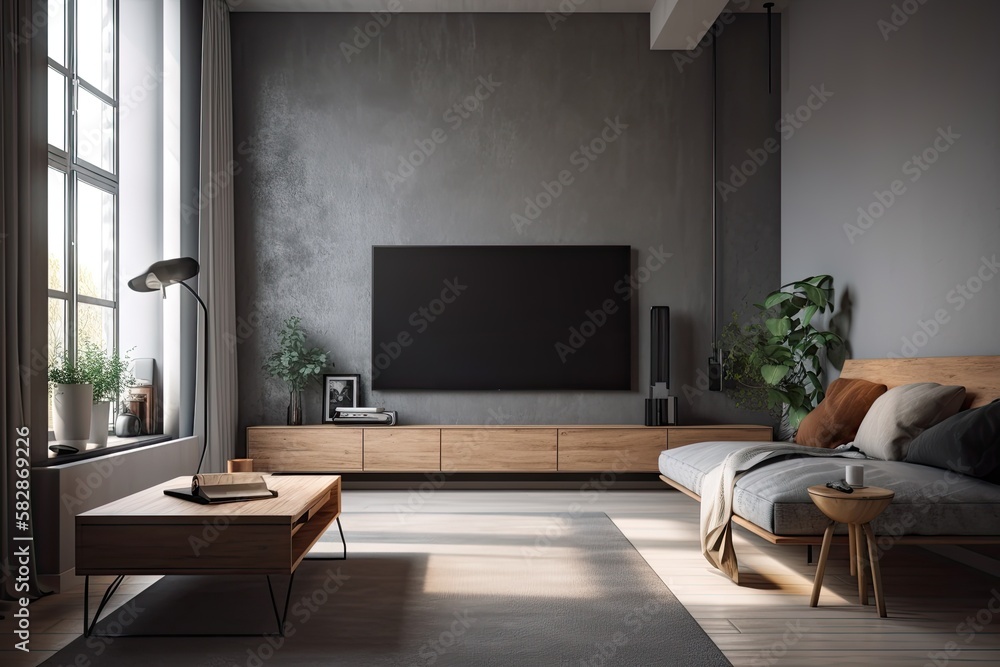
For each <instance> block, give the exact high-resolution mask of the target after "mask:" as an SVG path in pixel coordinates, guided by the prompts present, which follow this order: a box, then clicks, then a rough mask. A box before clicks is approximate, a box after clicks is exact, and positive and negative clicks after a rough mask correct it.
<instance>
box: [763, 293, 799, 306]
mask: <svg viewBox="0 0 1000 667" xmlns="http://www.w3.org/2000/svg"><path fill="white" fill-rule="evenodd" d="M793 296H794V295H793V294H792V293H791V292H771V294H769V295H768V297H767V298H766V299H765V300H764V305H763V306H762V308H763V309H765V310H766V309H768V308H773V307H774V306H776V305H778V304H779V303H784V302H785V301H788V300H789V299H791V298H792V297H793Z"/></svg>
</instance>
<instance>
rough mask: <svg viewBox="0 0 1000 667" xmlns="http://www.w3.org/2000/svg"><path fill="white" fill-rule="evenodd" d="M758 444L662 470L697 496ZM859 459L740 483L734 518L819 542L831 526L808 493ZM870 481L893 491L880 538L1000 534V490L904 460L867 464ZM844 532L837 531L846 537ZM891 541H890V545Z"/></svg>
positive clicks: (682, 450) (689, 451)
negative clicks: (716, 473)
mask: <svg viewBox="0 0 1000 667" xmlns="http://www.w3.org/2000/svg"><path fill="white" fill-rule="evenodd" d="M759 444H760V443H759V442H707V443H698V444H695V445H687V446H685V447H679V448H677V449H670V450H667V451H665V452H663V453H662V454H660V461H659V463H660V471H661V472H662V473H663V475H664V476H665V477H668V478H670V479H672V480H674V481H676V482H678V483H680V484H681V485H683V486H685V487H686V488H688V489H690V490H691V491H694V492H695V493H697V494H698V495H701V492H702V488H701V485H702V481H703V479H704V476H705V474H706V473H707V472H708V471H710V470H711V469H712V468H714V467H715V466H717V465H719V464H721V463H722V461H723V459H725V457H726V454H728V453H729V452H732V451H736V450H739V449H742V448H744V447H748V446H752V445H759ZM857 463H858V461H857V460H856V459H848V458H844V459H840V458H832V459H831V458H809V457H800V458H786V459H782V460H778V461H777V462H775V463H772V464H770V465H763V466H761V467H759V468H755V469H754V470H751V471H750V472H748V473H746V474H745V475H743V476H742V477H741V478H740V479H739V480H737V482H736V489H735V493H734V495H733V511H734V512H736V514H737V515H739V516H741V517H743V518H744V519H747V520H749V521H751V522H753V523H755V524H757V525H758V526H760V527H761V528H764V529H765V530H768V531H770V532H772V533H774V534H776V535H821V534H822V533H823V530H824V529H825V528H826V525H827V523H828V522H829V521H828V519H826V518H825V517H824V516H823V514H822V513H821V512H820V511H819V509H818V508H817V507H816V506H815V505H814V504H813V503H812V501H811V500H810V499H809V494H808V492H807V491H806V489H807V488H808V487H810V486H813V485H815V484H825V483H827V482H829V481H831V480H837V479H843V477H844V467H845V466H847V465H856V464H857ZM864 466H865V481H866V482H867V483H868V484H870V485H873V486H881V487H884V488H887V489H892V490H893V491H895V493H896V497H895V498H894V499H893V502H892V504H891V505H890V506H889V507H888V508H887V509H886V510H885V512H883V513H882V515H880V516H879V517H878V518H877V519H876V520H875V521H874V522H872V527H873V529H874V530H875V533H876V534H877V535H1000V485H996V484H991V483H989V482H986V481H983V480H980V479H976V478H974V477H968V476H966V475H960V474H956V473H954V472H950V471H946V470H941V469H939V468H932V467H929V466H923V465H918V464H914V463H906V462H904V461H875V460H869V461H864ZM846 530H847V529H846V527H844V526H838V527H837V532H838V533H844V534H846ZM887 539H888V538H887Z"/></svg>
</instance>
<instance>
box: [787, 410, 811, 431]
mask: <svg viewBox="0 0 1000 667" xmlns="http://www.w3.org/2000/svg"><path fill="white" fill-rule="evenodd" d="M810 412H812V411H811V410H807V409H806V408H804V407H796V408H789V410H788V423H789V424H790V425H791V427H792V428H798V427H799V424H801V423H802V420H803V419H805V418H806V415H808V414H809V413H810Z"/></svg>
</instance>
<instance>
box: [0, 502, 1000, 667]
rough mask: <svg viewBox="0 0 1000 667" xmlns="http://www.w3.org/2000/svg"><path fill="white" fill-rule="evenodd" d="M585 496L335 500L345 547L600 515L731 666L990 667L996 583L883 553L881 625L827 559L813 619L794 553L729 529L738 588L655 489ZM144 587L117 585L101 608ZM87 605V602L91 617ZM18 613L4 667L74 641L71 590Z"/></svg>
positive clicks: (7, 630)
mask: <svg viewBox="0 0 1000 667" xmlns="http://www.w3.org/2000/svg"><path fill="white" fill-rule="evenodd" d="M588 493H589V495H585V494H583V493H581V492H577V491H572V492H571V491H444V490H439V491H435V492H429V493H428V494H426V495H425V496H424V497H420V496H416V495H411V494H410V493H409V492H405V491H345V492H344V517H343V522H344V527H345V530H346V531H347V534H348V541H349V542H350V533H351V524H352V523H354V522H360V521H364V517H363V514H364V513H365V512H399V514H400V520H401V521H405V520H406V515H407V514H408V513H410V512H450V513H455V512H545V513H563V514H568V513H572V512H573V511H586V512H605V513H607V514H608V516H610V517H611V519H612V520H613V521H614V522H615V524H616V525H617V526H618V528H619V529H620V530H621V531H622V533H623V534H624V535H625V536H626V537H627V538H628V539H629V540H630V541H631V542H632V544H633V545H634V546H635V547H636V549H638V551H639V552H640V553H641V554H642V555H643V557H644V558H645V559H646V561H647V562H648V563H649V565H650V566H651V567H652V568H653V569H654V570H655V571H656V573H657V574H658V575H659V576H660V578H661V579H662V580H663V581H664V582H665V583H666V584H667V585H668V586H669V587H670V589H671V590H672V591H673V592H674V594H675V595H676V596H677V597H678V598H679V599H680V600H681V602H682V603H683V604H684V605H685V606H686V607H687V609H688V610H689V611H690V612H691V614H692V615H693V616H694V617H695V618H696V619H697V620H698V622H699V623H700V624H701V625H702V627H703V628H704V629H705V631H706V632H707V633H708V634H709V635H710V636H711V637H712V639H713V640H714V641H715V642H716V643H717V644H718V645H719V646H720V647H721V649H722V650H723V651H724V652H725V654H726V655H727V656H728V657H729V659H730V660H731V661H732V662H733V663H734V664H735V665H750V666H758V665H788V666H797V665H810V667H813V666H820V665H838V666H841V665H878V666H879V667H891V666H895V665H907V666H909V665H916V666H921V667H922V666H924V665H932V666H935V667H944V666H945V665H968V664H970V663H971V664H981V665H998V664H1000V579H998V578H997V577H996V576H991V575H990V574H986V573H984V572H982V571H980V570H977V569H973V568H970V567H967V566H965V565H961V564H959V563H956V562H954V561H952V560H949V559H947V558H944V557H942V556H940V555H938V554H935V553H931V552H929V551H927V550H924V549H922V548H919V547H899V548H896V549H892V550H890V551H888V552H887V553H885V554H884V556H883V559H882V573H883V579H884V584H885V590H886V600H887V605H888V610H889V618H887V619H879V618H878V616H877V615H876V612H875V608H874V606H868V607H861V606H859V605H858V604H857V586H856V583H855V580H854V579H853V578H851V577H850V575H849V572H848V562H847V553H846V549H843V550H835V551H834V552H833V554H832V560H831V562H830V564H829V566H828V569H827V577H826V581H827V586H826V588H825V589H824V591H823V595H822V596H821V598H820V606H819V607H818V608H815V609H813V608H810V607H809V593H810V590H811V585H812V577H813V573H814V572H815V566H814V565H809V564H807V563H806V553H805V548H802V547H775V546H772V545H770V544H768V543H766V542H764V541H763V540H760V539H758V538H755V537H753V536H752V535H750V534H749V533H747V532H746V531H744V530H743V529H737V531H736V550H737V554H738V556H739V558H740V565H741V569H742V570H743V572H745V573H747V574H746V576H745V577H744V579H745V580H746V581H745V583H744V585H743V586H736V585H735V584H733V583H731V582H730V581H729V580H727V579H726V578H724V577H723V576H721V575H719V574H718V573H717V572H716V571H715V570H713V569H712V568H711V567H709V565H708V563H707V562H706V561H705V559H704V558H703V557H702V556H701V553H700V552H699V550H698V528H697V525H698V524H697V519H698V507H697V504H696V503H695V502H694V501H692V500H690V499H688V498H686V497H684V496H682V495H681V494H680V493H678V492H675V491H667V490H663V491H613V490H609V491H604V492H600V493H597V492H594V491H590V492H588ZM574 506H580V510H574V509H573V508H574ZM990 564H991V561H989V560H986V561H985V565H986V566H987V567H988V566H989V565H990ZM995 574H996V573H995V572H994V575H995ZM108 579H109V578H108ZM156 579H157V577H128V578H127V579H126V581H125V583H124V584H123V585H122V586H121V588H120V589H119V592H118V594H117V595H116V596H115V598H114V599H113V601H112V603H113V605H115V606H117V605H120V604H123V603H124V602H126V601H127V600H128V599H130V598H131V597H132V596H134V595H135V594H136V593H138V592H139V591H141V590H143V589H144V588H145V587H147V586H148V585H149V584H150V583H152V582H154V581H156ZM95 588H96V589H97V590H95ZM91 593H103V586H97V587H92V588H91ZM97 601H98V600H97V599H96V596H95V599H92V601H91V609H92V610H93V609H94V608H95V606H96V603H97ZM991 607H992V609H991ZM30 609H31V618H32V642H31V646H32V649H33V652H32V653H31V654H30V655H26V654H23V653H20V652H17V651H14V650H13V646H12V644H13V642H14V639H13V635H12V634H11V631H12V624H11V620H10V619H9V618H8V619H7V620H4V621H2V622H0V635H2V636H3V637H5V640H4V644H3V645H2V646H0V664H2V665H4V666H5V667H8V666H9V667H21V666H27V665H37V664H39V663H41V662H42V661H44V660H45V659H47V658H48V657H49V656H51V655H53V653H54V652H55V651H56V650H58V649H59V648H61V647H62V646H65V645H66V644H68V643H69V642H70V641H72V640H73V639H74V638H76V637H77V636H79V634H80V631H81V624H82V616H83V603H82V585H81V586H80V587H78V588H76V589H74V590H69V591H65V592H64V593H62V594H60V595H53V596H49V597H46V598H43V599H41V600H39V601H37V602H35V603H33V604H32V605H31V607H30ZM969 619H971V622H972V625H969ZM178 641H183V640H178ZM664 664H669V663H668V662H667V661H665V662H664Z"/></svg>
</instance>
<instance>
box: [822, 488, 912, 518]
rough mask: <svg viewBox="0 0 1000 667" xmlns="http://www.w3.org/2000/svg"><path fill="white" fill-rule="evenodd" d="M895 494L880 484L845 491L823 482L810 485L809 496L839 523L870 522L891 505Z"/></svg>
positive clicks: (828, 515)
mask: <svg viewBox="0 0 1000 667" xmlns="http://www.w3.org/2000/svg"><path fill="white" fill-rule="evenodd" d="M895 495H896V494H895V492H893V491H891V490H890V489H883V488H881V487H878V486H867V487H865V488H863V489H859V488H856V489H854V493H844V492H843V491H837V490H836V489H831V488H829V487H828V486H825V485H822V484H817V485H816V486H810V487H809V497H810V498H812V501H813V502H814V503H815V504H816V506H817V507H818V508H819V509H820V511H821V512H823V514H825V515H826V516H827V517H829V518H830V519H833V520H834V521H836V522H838V523H856V524H864V523H868V522H869V521H871V520H872V519H874V518H875V517H877V516H878V515H879V514H881V513H882V510H884V509H885V508H886V507H888V506H889V503H891V502H892V499H893V497H894V496H895Z"/></svg>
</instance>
